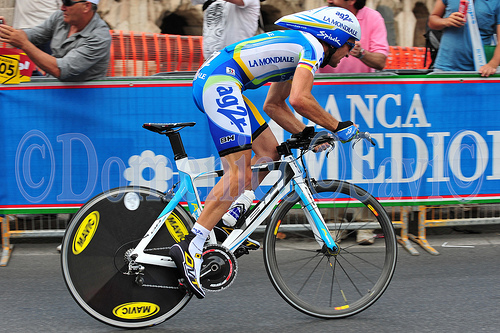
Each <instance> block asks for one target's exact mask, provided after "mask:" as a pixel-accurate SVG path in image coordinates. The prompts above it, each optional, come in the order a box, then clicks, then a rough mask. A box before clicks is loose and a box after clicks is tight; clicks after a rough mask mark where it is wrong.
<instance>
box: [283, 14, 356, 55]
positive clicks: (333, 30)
mask: <svg viewBox="0 0 500 333" xmlns="http://www.w3.org/2000/svg"><path fill="white" fill-rule="evenodd" d="M274 24H277V25H280V26H282V27H286V28H290V29H293V30H301V31H306V32H309V33H310V34H312V35H313V36H314V37H316V38H318V39H321V40H324V41H325V42H327V43H328V44H330V45H331V46H333V47H336V48H339V47H341V46H342V45H344V44H345V42H347V40H348V39H349V38H354V39H355V40H359V39H360V38H361V27H360V26H359V22H358V19H357V18H356V16H354V14H353V13H351V12H350V11H349V10H347V9H344V8H340V7H321V8H317V9H312V10H306V11H303V12H299V13H295V14H290V15H286V16H283V17H282V18H280V19H279V20H277V21H276V22H275V23H274Z"/></svg>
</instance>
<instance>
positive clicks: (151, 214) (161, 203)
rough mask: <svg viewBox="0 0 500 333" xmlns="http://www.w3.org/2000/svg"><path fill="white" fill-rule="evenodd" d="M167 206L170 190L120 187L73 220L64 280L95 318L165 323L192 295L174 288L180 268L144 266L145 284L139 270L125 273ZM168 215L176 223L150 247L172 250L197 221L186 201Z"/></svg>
mask: <svg viewBox="0 0 500 333" xmlns="http://www.w3.org/2000/svg"><path fill="white" fill-rule="evenodd" d="M165 206H166V200H165V195H164V194H163V193H161V192H158V191H156V190H152V189H148V188H143V187H122V188H115V189H112V190H110V191H108V192H105V193H102V194H99V195H97V196H96V197H94V198H93V199H91V200H90V201H89V202H88V203H86V204H85V205H84V206H83V207H82V208H81V209H80V210H79V211H78V212H77V213H76V214H75V216H74V217H73V219H72V220H71V222H70V224H69V225H68V227H67V229H66V232H65V235H64V238H63V242H62V247H61V265H62V272H63V276H64V281H65V283H66V286H67V287H68V290H69V291H70V293H71V295H72V296H73V298H74V299H75V301H76V302H77V303H78V305H80V307H81V308H83V310H85V312H87V313H88V314H89V315H91V316H92V317H94V318H95V319H97V320H99V321H101V322H104V323H106V324H108V325H111V326H115V327H120V328H142V327H147V326H151V325H157V324H160V323H162V322H163V321H165V320H167V319H168V318H170V317H172V316H173V315H175V314H176V313H177V312H179V311H180V310H181V309H182V308H183V307H184V306H185V305H186V304H187V303H188V301H189V300H190V298H191V296H189V295H188V294H187V293H186V292H185V291H182V290H179V289H178V288H177V289H173V288H175V287H176V286H177V287H178V279H179V277H180V276H179V275H178V273H177V270H176V269H175V268H166V267H160V266H154V265H143V266H144V267H145V271H144V275H143V278H144V280H145V285H143V286H141V285H139V284H138V283H135V278H136V275H125V274H124V273H125V272H126V271H127V270H128V263H126V262H125V260H124V258H125V254H126V253H127V251H129V252H128V253H130V251H131V249H133V248H134V247H135V246H136V245H137V244H138V242H139V241H140V240H141V239H142V237H144V235H145V234H146V232H147V231H148V229H149V228H150V226H151V223H152V222H153V221H155V220H156V218H157V217H158V215H159V214H160V213H161V211H162V210H163V208H164V207H165ZM168 220H169V224H170V226H168V227H167V226H166V224H165V225H164V226H162V227H161V229H160V230H159V231H158V233H157V234H156V235H155V237H154V238H153V239H152V241H151V242H150V244H149V245H148V247H147V248H146V250H145V252H146V251H150V252H151V254H159V255H168V248H169V247H170V246H171V245H173V244H174V243H176V242H178V241H179V238H180V237H182V235H183V234H187V232H188V231H189V230H190V229H191V226H192V219H191V217H190V216H189V214H187V212H186V211H185V210H184V209H183V208H182V207H181V206H177V207H175V209H174V211H173V213H172V215H171V217H169V218H168ZM172 221H174V222H172ZM173 225H174V226H175V228H172V227H171V226H173ZM176 231H177V232H176ZM179 233H180V234H179ZM152 286H155V287H152Z"/></svg>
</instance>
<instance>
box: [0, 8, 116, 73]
mask: <svg viewBox="0 0 500 333" xmlns="http://www.w3.org/2000/svg"><path fill="white" fill-rule="evenodd" d="M62 3H63V4H62V6H61V10H60V11H57V12H55V13H54V14H52V15H51V16H50V17H49V18H48V19H47V20H46V21H45V22H44V23H42V24H41V25H39V26H37V27H34V28H31V29H21V30H17V29H14V28H12V27H11V26H8V25H5V24H1V25H0V41H2V42H7V43H9V44H11V45H12V46H14V47H17V48H20V49H22V50H23V51H24V52H25V53H26V54H27V55H28V57H30V59H31V60H32V61H33V62H34V63H35V64H36V65H37V66H38V67H39V68H40V69H42V70H43V71H45V72H46V73H47V74H48V75H50V76H53V77H56V78H58V79H59V80H61V81H88V80H95V79H102V78H104V77H105V76H106V72H107V68H108V62H109V57H110V47H111V35H110V33H109V27H108V25H107V24H106V23H105V22H104V21H103V20H102V19H101V17H100V16H99V14H97V12H96V11H97V4H98V3H99V0H89V1H72V0H63V1H62ZM0 18H1V19H3V20H4V22H5V19H4V18H3V17H1V16H0ZM48 41H51V43H50V48H51V50H52V55H49V54H47V53H45V52H43V51H41V50H40V49H38V48H37V47H36V46H35V45H42V44H44V43H46V42H48Z"/></svg>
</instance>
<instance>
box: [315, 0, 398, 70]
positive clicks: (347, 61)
mask: <svg viewBox="0 0 500 333" xmlns="http://www.w3.org/2000/svg"><path fill="white" fill-rule="evenodd" d="M327 2H328V6H330V7H342V8H345V9H347V10H349V11H351V12H352V13H353V14H354V15H356V18H357V19H358V21H359V24H360V25H361V40H360V41H356V46H354V48H353V49H352V50H351V52H350V56H349V57H347V58H344V59H343V60H342V61H341V62H340V63H339V64H338V66H337V67H336V68H333V67H331V66H326V67H324V68H321V69H320V70H319V71H318V72H319V73H370V72H375V70H381V69H383V68H384V67H385V63H386V60H387V55H388V54H389V43H388V42H387V29H386V28H385V22H384V18H383V17H382V15H380V13H379V12H377V11H376V10H374V9H371V8H368V7H365V3H366V0H327Z"/></svg>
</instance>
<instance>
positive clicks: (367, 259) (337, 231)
mask: <svg viewBox="0 0 500 333" xmlns="http://www.w3.org/2000/svg"><path fill="white" fill-rule="evenodd" d="M311 190H312V193H313V196H314V198H315V201H316V203H317V204H318V206H319V207H320V211H321V213H322V215H323V217H324V219H325V221H326V223H327V225H328V227H329V230H330V233H331V234H332V236H333V238H334V239H335V240H336V242H338V244H339V248H340V249H339V251H338V253H330V252H329V251H325V250H324V249H323V250H322V249H321V248H320V245H319V244H318V243H317V242H316V240H315V239H314V234H313V233H312V231H311V227H310V225H309V224H308V222H307V219H306V217H305V215H304V212H303V210H302V209H293V208H294V206H295V205H297V204H300V202H299V198H298V195H296V193H295V192H292V193H290V194H289V195H288V196H287V197H286V198H285V199H284V200H283V201H282V202H281V203H280V204H279V205H278V206H277V207H276V209H275V211H274V212H273V215H272V217H271V219H270V222H269V224H268V225H267V228H266V232H265V239H264V262H265V267H266V270H267V274H268V276H269V278H270V280H271V282H272V284H273V286H274V288H275V289H276V290H277V292H278V293H279V294H280V296H281V297H282V298H283V299H285V301H286V302H288V303H289V304H290V305H292V306H293V307H294V308H296V309H297V310H299V311H301V312H303V313H306V314H308V315H311V316H314V317H320V318H325V319H336V318H344V317H348V316H352V315H354V314H357V313H359V312H361V311H363V310H365V309H367V308H368V307H370V306H371V305H372V304H373V303H374V302H375V301H376V300H377V299H379V298H380V296H382V294H383V293H384V291H385V290H386V289H387V287H388V285H389V283H390V281H391V279H392V276H393V274H394V271H395V268H396V259H397V241H396V234H395V231H394V228H393V226H392V223H391V220H390V218H389V216H388V215H387V212H386V211H385V209H384V208H383V207H382V205H381V204H380V203H379V202H378V201H377V200H376V199H375V198H374V197H373V196H371V195H370V194H369V193H367V192H366V191H365V190H363V189H362V188H360V187H358V186H356V185H353V184H349V183H347V182H341V181H336V180H332V181H319V182H315V184H314V185H313V186H312V189H311ZM295 207H297V206H295ZM306 209H307V208H306ZM366 228H370V229H372V228H373V229H374V230H375V231H376V232H377V235H378V237H377V239H376V241H375V242H374V244H373V245H371V246H366V245H364V246H363V245H360V244H359V243H357V242H356V240H353V239H352V238H354V234H355V232H356V230H361V229H366ZM342 230H347V232H344V233H343V231H342ZM346 233H347V239H343V240H341V239H340V238H341V235H342V234H343V235H344V236H345V235H346ZM325 248H326V247H325Z"/></svg>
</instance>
